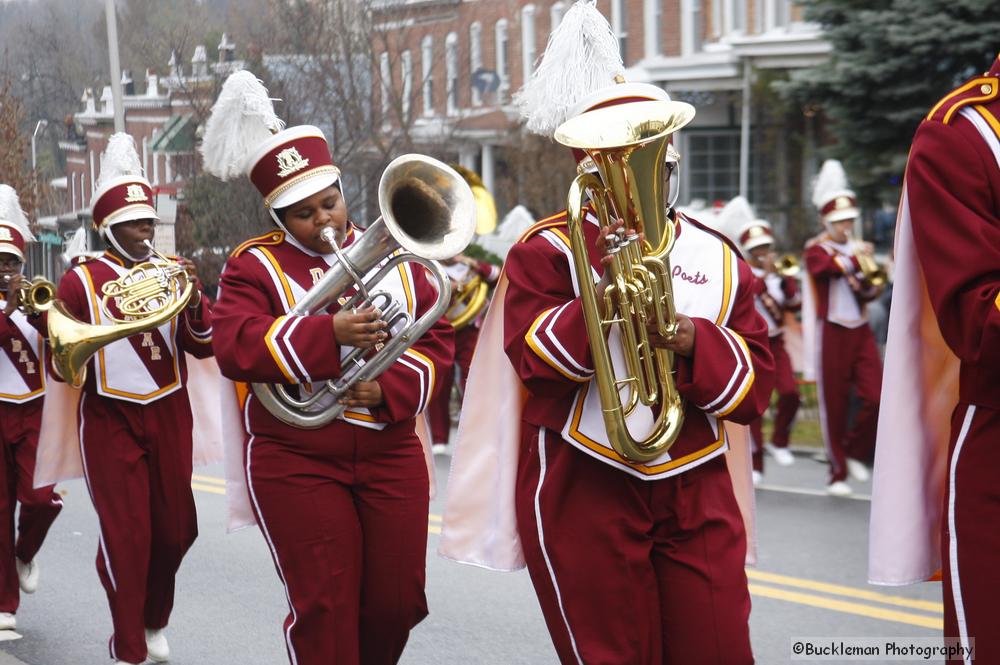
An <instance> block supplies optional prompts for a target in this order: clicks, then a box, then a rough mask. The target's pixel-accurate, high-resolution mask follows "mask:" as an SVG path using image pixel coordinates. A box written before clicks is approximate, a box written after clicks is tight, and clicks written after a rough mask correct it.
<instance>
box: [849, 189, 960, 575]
mask: <svg viewBox="0 0 1000 665" xmlns="http://www.w3.org/2000/svg"><path fill="white" fill-rule="evenodd" d="M895 259H896V271H895V281H894V285H893V291H892V309H891V311H890V315H889V338H888V343H887V344H886V353H885V372H884V375H883V379H882V400H881V406H880V410H879V420H878V438H877V440H876V446H875V474H874V480H873V488H872V508H871V511H872V512H871V522H870V524H869V532H870V533H869V549H868V580H869V582H871V583H872V584H885V585H901V584H912V583H914V582H922V581H925V580H927V579H930V578H931V577H932V576H933V575H934V574H935V573H936V572H937V571H938V570H939V569H940V567H941V549H940V542H941V519H942V511H943V501H944V491H945V479H946V478H947V460H948V442H949V439H950V436H951V414H952V411H953V410H954V408H955V405H956V404H957V403H958V369H959V361H958V358H957V357H956V356H955V354H954V353H952V352H951V350H950V349H949V348H948V346H947V345H946V344H945V342H944V339H943V338H942V337H941V332H940V329H939V328H938V324H937V318H936V317H935V315H934V310H933V309H932V307H931V303H930V299H929V297H928V295H927V286H926V282H925V279H924V274H923V271H922V270H921V268H920V263H919V261H918V259H917V253H916V247H915V245H914V241H913V226H912V222H911V220H910V207H909V200H908V197H907V194H906V186H905V184H904V187H903V195H902V199H901V201H900V208H899V218H898V220H897V224H896V251H895Z"/></svg>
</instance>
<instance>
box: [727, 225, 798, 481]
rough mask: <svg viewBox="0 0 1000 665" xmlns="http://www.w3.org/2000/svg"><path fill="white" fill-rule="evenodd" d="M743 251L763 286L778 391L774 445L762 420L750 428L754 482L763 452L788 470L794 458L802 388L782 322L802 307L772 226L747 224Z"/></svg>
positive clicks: (760, 301) (761, 300) (761, 302)
mask: <svg viewBox="0 0 1000 665" xmlns="http://www.w3.org/2000/svg"><path fill="white" fill-rule="evenodd" d="M739 243H740V249H742V250H743V257H744V258H745V259H746V261H747V263H749V264H750V268H751V269H752V270H753V274H754V275H756V276H757V277H758V279H759V280H760V283H759V285H758V288H757V311H758V312H759V313H760V315H761V317H762V318H763V319H764V321H765V322H767V337H768V342H769V343H770V347H771V355H772V356H774V371H775V378H776V383H775V386H774V387H775V390H777V392H778V404H777V410H776V413H775V416H774V431H773V433H772V434H771V442H770V443H765V442H764V435H763V421H764V419H763V418H758V419H757V420H755V421H753V422H752V423H751V424H750V431H751V433H752V437H753V442H754V472H755V474H754V478H755V480H756V479H759V475H758V474H762V473H763V472H764V459H763V451H764V450H765V449H766V450H767V451H768V452H769V453H771V455H772V456H773V457H774V460H775V461H776V462H777V463H778V464H780V465H781V466H789V465H791V464H793V463H794V462H795V457H794V456H793V455H792V453H791V451H789V450H788V438H789V435H790V434H791V431H792V422H793V421H794V420H795V414H796V413H797V412H798V410H799V401H800V398H799V388H798V386H797V385H796V383H795V373H794V372H793V371H792V359H791V358H790V357H789V355H788V351H787V350H786V349H785V341H784V334H783V327H782V326H783V325H784V324H783V322H784V320H785V312H788V311H795V310H797V309H798V308H799V307H800V305H801V297H800V296H799V287H798V282H797V281H796V280H795V278H794V277H791V276H783V275H779V274H778V272H777V269H776V268H775V265H774V235H773V233H772V232H771V225H770V224H768V223H767V222H766V221H765V220H763V219H757V220H754V221H752V222H749V223H747V224H746V225H744V226H743V228H741V229H740V232H739Z"/></svg>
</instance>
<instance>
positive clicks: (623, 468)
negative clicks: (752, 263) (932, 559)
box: [441, 2, 773, 665]
mask: <svg viewBox="0 0 1000 665" xmlns="http://www.w3.org/2000/svg"><path fill="white" fill-rule="evenodd" d="M595 32H596V33H598V34H594V33H595ZM581 39H583V40H584V41H585V42H586V40H588V39H593V40H595V41H601V44H600V45H594V46H593V47H592V48H588V49H587V50H588V51H589V52H591V53H593V52H597V53H606V52H608V51H609V50H610V51H611V52H612V53H617V47H616V42H615V40H614V36H613V34H612V33H611V31H610V27H609V26H608V25H607V23H606V21H605V20H604V19H603V17H602V16H601V15H600V13H599V12H598V11H597V9H596V8H595V7H594V5H593V3H591V2H578V3H577V4H575V5H574V6H573V7H572V8H571V9H570V10H569V11H568V12H567V14H566V15H565V17H564V19H563V22H562V24H560V26H559V28H558V29H557V32H556V33H555V34H553V35H552V37H551V38H550V41H549V46H548V48H547V50H546V53H545V56H544V59H543V61H542V63H541V64H540V66H539V69H538V76H537V78H536V79H534V80H533V82H532V83H529V86H528V88H526V91H525V93H522V94H525V95H526V96H527V98H528V99H527V102H528V103H527V104H526V105H527V107H528V108H527V112H528V114H529V115H528V127H529V128H532V129H535V130H536V131H541V132H544V133H546V134H547V133H549V132H551V131H552V130H553V129H555V127H557V126H559V125H560V124H561V123H562V122H563V121H564V120H565V119H566V118H567V117H575V118H576V119H579V116H581V114H585V113H586V112H588V111H592V110H597V112H598V113H601V112H602V111H622V112H628V111H627V110H628V109H629V108H630V107H631V108H633V109H634V108H637V106H638V105H639V104H647V105H648V104H650V103H651V102H650V101H649V100H653V101H655V102H656V104H655V105H654V106H656V108H660V109H665V108H667V107H669V108H670V109H675V110H676V112H677V113H678V114H681V115H683V114H685V113H688V115H687V119H690V114H689V110H690V107H689V106H687V105H684V104H679V103H675V102H669V101H667V100H669V98H668V97H667V95H666V93H665V92H664V91H663V90H662V89H660V88H658V87H656V86H652V85H648V84H634V83H632V84H630V83H623V84H615V83H614V82H613V81H614V80H615V75H616V74H620V73H621V61H620V58H618V59H617V62H606V61H602V62H597V63H591V62H583V63H580V62H566V60H565V58H564V57H563V55H564V53H565V52H567V51H569V50H574V49H576V45H577V43H578V41H579V40H581ZM588 46H590V45H589V44H588ZM567 70H568V71H567ZM580 71H587V72H589V73H591V74H594V75H593V77H592V78H591V79H589V80H590V81H591V83H590V84H589V85H591V86H599V87H598V89H597V90H593V89H588V88H587V85H588V82H587V80H586V79H584V80H580V79H579V76H578V73H579V72H580ZM546 74H548V75H552V76H555V77H556V79H557V80H558V81H566V80H572V81H576V82H577V86H576V87H575V88H574V89H573V90H572V91H573V92H574V93H575V99H570V100H569V104H570V107H569V108H566V109H563V110H560V109H558V108H556V107H555V101H553V100H558V101H559V102H564V101H566V99H565V97H564V96H562V95H553V93H552V92H551V87H550V86H551V85H552V83H553V81H552V80H551V79H550V80H547V81H545V80H543V81H542V84H541V87H540V88H539V89H538V90H536V92H541V91H544V93H543V94H541V95H538V96H539V97H540V98H541V99H547V100H548V101H547V102H543V104H542V105H541V106H534V105H532V104H531V103H530V98H531V96H532V95H531V91H530V87H531V86H532V85H534V84H535V83H538V80H539V79H543V78H544V77H545V76H546ZM567 94H568V93H567ZM522 99H524V97H522ZM643 100H646V101H643ZM633 102H634V103H635V104H634V103H633ZM644 108H649V107H648V106H647V107H644ZM609 115H611V114H609ZM633 119H634V120H636V122H634V123H630V124H631V126H637V127H641V126H645V125H647V124H648V123H645V122H639V121H638V118H637V117H636V118H633ZM567 124H568V123H567ZM621 124H623V123H617V124H616V123H615V121H614V120H607V121H602V122H601V127H602V128H611V127H612V126H617V125H621ZM679 124H683V122H682V123H679ZM563 127H565V125H564V126H563ZM559 135H560V133H559V132H557V137H558V136H559ZM560 141H561V142H562V141H563V139H560ZM579 156H580V157H582V155H579ZM583 168H584V169H585V168H586V166H584V167H583ZM664 184H666V183H664ZM650 186H651V187H652V186H654V185H652V184H651V183H650ZM665 198H666V197H664V199H665ZM638 199H639V197H638V196H636V197H635V198H634V199H633V200H638ZM571 203H572V202H571ZM656 205H657V206H658V207H660V208H661V210H660V211H659V212H660V213H663V212H664V211H663V210H662V208H663V207H664V205H665V200H664V201H663V202H657V204H656ZM584 210H585V214H584V219H583V220H582V228H583V231H582V233H583V236H584V243H585V246H584V247H582V248H580V247H579V246H578V245H577V244H576V242H575V241H573V237H576V235H577V234H574V233H573V228H575V222H574V223H573V224H568V220H567V218H568V215H569V213H567V212H560V213H557V214H555V215H553V216H551V217H549V218H548V219H545V220H542V221H541V222H539V223H538V224H536V225H535V226H533V227H532V228H531V229H530V230H529V231H528V232H527V233H526V234H525V235H524V236H522V238H521V240H520V241H519V242H518V243H517V244H516V245H515V246H514V247H513V248H512V249H511V251H510V253H509V255H508V257H507V261H506V265H505V268H504V276H503V277H502V278H501V280H500V284H499V286H498V290H497V296H496V299H495V300H494V303H493V306H492V307H491V310H490V312H489V313H488V315H487V322H486V324H485V325H484V332H483V337H482V338H481V340H480V344H479V347H478V349H477V354H476V358H475V359H474V361H473V367H472V372H471V376H470V388H469V395H468V398H467V403H469V404H478V405H480V406H479V410H478V411H479V412H472V411H470V410H469V409H466V412H465V413H463V422H462V423H460V425H459V440H458V446H457V449H456V451H455V458H454V460H453V466H452V476H451V477H450V479H449V496H448V506H447V510H446V514H445V531H444V534H443V536H442V547H441V551H442V554H443V555H444V556H447V557H449V558H454V559H457V560H460V561H465V562H470V563H475V564H477V565H481V566H485V567H491V568H496V569H505V570H510V569H515V568H518V567H521V566H523V565H524V564H525V563H527V567H528V571H529V572H530V574H531V579H532V583H533V584H534V587H535V591H536V594H537V596H538V600H539V603H540V604H541V607H542V613H543V614H544V616H545V621H546V624H547V626H548V629H549V633H550V635H551V638H552V642H553V644H554V646H555V649H556V652H557V653H558V655H559V659H560V661H561V662H563V663H581V662H586V663H589V662H600V663H622V664H625V663H685V664H686V665H689V664H700V663H716V664H720V665H721V664H723V663H725V664H726V665H741V664H745V663H751V662H752V661H753V656H752V654H751V648H750V636H749V626H748V619H749V614H750V596H749V593H748V591H747V578H746V574H745V572H744V568H743V567H744V562H745V557H746V554H747V540H746V538H747V534H746V531H745V528H744V521H743V519H742V517H741V511H740V507H739V505H738V503H737V498H736V496H735V494H734V488H733V483H732V480H731V477H730V473H729V470H728V469H727V461H726V457H725V455H724V454H725V453H726V451H727V449H728V448H729V445H730V441H729V438H728V436H727V434H726V431H725V427H724V421H725V420H726V419H730V420H734V421H736V422H739V423H748V422H750V421H751V420H753V419H754V418H756V417H757V416H759V415H760V413H761V412H762V411H763V410H764V408H765V407H766V404H767V399H768V397H769V395H770V391H771V389H772V387H773V377H772V361H771V355H770V351H769V350H768V343H767V328H766V326H765V324H764V322H763V320H762V319H761V318H760V316H759V315H758V314H757V312H756V310H755V308H754V282H755V280H754V277H753V275H752V273H751V271H750V268H749V266H747V265H746V263H744V262H743V261H742V260H741V259H740V258H739V252H738V251H737V250H735V249H734V248H733V247H732V246H731V245H730V244H728V243H727V242H726V241H724V240H723V239H721V238H720V237H719V236H718V235H716V234H715V233H713V232H711V231H709V230H707V229H706V228H705V227H703V226H701V225H700V224H698V223H697V222H695V221H694V220H691V219H689V218H687V217H685V216H683V215H680V214H678V213H676V212H675V211H673V210H669V211H666V213H667V214H666V219H665V225H669V227H671V228H672V231H673V233H674V234H675V237H676V241H675V243H674V247H673V250H672V251H671V252H670V266H671V268H670V272H669V274H670V275H671V282H672V288H673V296H674V299H675V305H676V312H677V314H676V322H677V332H676V333H675V334H674V335H672V336H669V337H663V336H661V335H659V334H658V333H656V332H654V331H651V332H650V339H651V341H652V342H653V344H654V345H656V346H657V347H658V348H660V349H666V350H669V351H672V352H673V358H674V361H673V367H672V368H670V367H668V368H666V369H667V370H668V371H670V370H673V371H674V374H673V376H674V377H675V380H676V390H677V392H679V395H680V398H681V400H682V401H681V402H680V404H681V406H680V408H681V411H682V414H683V419H682V420H683V425H682V426H680V428H679V431H676V432H675V436H676V438H675V441H674V442H673V445H672V447H670V448H669V449H668V450H666V451H663V452H658V453H656V454H655V455H654V456H653V457H652V458H651V459H647V460H645V461H636V460H633V459H628V458H626V457H625V456H623V455H622V454H620V453H619V452H618V451H617V450H616V449H615V444H614V442H613V440H612V437H611V436H610V435H609V433H608V431H607V428H606V424H605V422H604V421H603V420H602V411H603V408H602V402H603V398H602V399H598V394H599V393H601V392H603V391H604V389H605V387H604V386H602V385H601V383H600V381H601V380H602V379H599V378H595V372H597V371H598V364H597V362H596V360H595V359H596V357H597V355H596V354H595V352H594V348H595V347H594V345H593V344H592V343H591V342H592V340H593V339H594V338H596V339H597V343H598V344H601V343H603V337H604V334H605V331H604V330H603V329H601V328H598V329H595V327H594V326H593V325H592V320H591V319H590V315H589V307H590V306H589V305H588V298H589V296H586V293H587V292H586V291H585V289H596V292H597V298H596V299H597V302H598V303H600V302H601V300H602V298H601V295H602V293H607V292H608V291H607V290H606V289H607V288H610V286H609V279H608V276H609V272H610V269H611V258H610V255H609V254H608V253H607V251H608V250H612V251H625V252H627V251H629V250H628V249H627V248H626V249H621V248H613V247H612V245H613V244H614V242H612V241H609V240H606V239H605V236H606V235H607V234H608V233H609V232H612V233H613V232H614V231H615V230H616V228H618V227H620V225H621V223H620V222H612V223H611V224H610V225H608V224H607V222H605V220H602V219H600V218H599V217H598V216H596V215H595V214H594V208H593V207H592V206H588V207H587V208H585V209H584ZM574 219H575V217H574ZM602 225H603V226H602ZM654 231H655V232H656V233H657V234H659V232H661V231H665V229H655V230H654V229H650V228H648V227H647V228H646V229H645V233H646V236H647V237H651V236H652V234H653V232H654ZM581 251H582V252H585V253H586V255H585V256H580V254H579V253H578V252H581ZM580 264H582V265H583V266H584V267H585V270H586V271H585V272H582V271H580V270H578V269H577V267H576V266H577V265H580ZM595 282H596V284H595ZM618 311H621V310H618ZM612 314H613V312H610V311H604V312H603V313H602V315H603V316H611V315H612ZM622 329H623V327H618V326H615V327H614V328H613V329H612V330H611V333H610V336H609V338H610V340H611V341H609V342H608V345H609V347H610V349H611V351H610V353H611V355H612V356H613V357H614V356H616V355H617V354H619V353H623V352H627V351H628V349H626V348H625V345H624V343H622V342H621V341H617V340H618V339H619V338H618V332H620V331H621V330H622ZM616 365H617V362H616ZM611 392H612V393H617V392H618V391H617V390H614V388H612V390H611ZM628 392H629V390H628V389H623V390H622V391H621V395H622V396H624V395H626V394H627V393H628ZM482 404H489V405H490V408H491V409H493V410H495V413H497V414H504V413H509V417H502V419H501V420H497V421H490V422H488V423H485V425H484V417H483V414H482V413H481V410H482V406H481V405H482ZM658 406H659V407H662V409H667V408H668V406H672V405H668V404H667V403H663V404H660V405H658ZM661 412H662V411H661ZM656 413H657V409H654V408H649V407H645V406H642V405H640V406H638V407H637V408H636V411H634V412H633V417H632V418H630V419H629V420H630V421H632V422H631V425H632V426H633V427H635V426H638V427H639V428H642V427H643V425H642V424H639V423H636V422H635V419H636V416H637V417H638V419H639V420H642V419H653V418H655V417H656ZM646 426H647V427H648V425H646ZM636 433H637V434H638V432H636ZM508 437H509V438H508ZM510 439H512V441H511V440H510ZM743 452H744V453H745V454H744V464H745V465H744V466H743V468H742V469H741V470H740V471H739V473H738V474H737V475H739V476H741V477H742V478H743V482H744V484H745V486H749V479H750V471H749V465H748V463H747V462H748V460H747V457H748V455H747V454H746V453H748V451H743ZM496 460H499V462H496ZM492 464H499V467H497V468H496V476H495V477H491V478H484V477H483V474H482V469H484V468H490V465H492ZM484 494H485V496H483V495H484ZM491 511H492V512H491Z"/></svg>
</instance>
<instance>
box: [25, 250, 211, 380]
mask: <svg viewBox="0 0 1000 665" xmlns="http://www.w3.org/2000/svg"><path fill="white" fill-rule="evenodd" d="M147 244H148V242H147ZM149 248H150V250H151V251H152V252H153V254H154V255H155V256H156V257H157V258H159V259H160V260H161V261H163V263H153V262H152V261H144V262H143V263H140V264H138V265H136V266H135V267H134V268H132V269H131V270H130V271H129V272H128V273H126V274H125V275H122V276H121V277H119V278H118V279H116V280H113V281H111V282H107V283H106V284H105V285H104V287H103V289H102V291H103V298H102V300H101V308H102V309H103V310H105V311H107V301H108V300H109V299H114V300H116V302H117V304H118V307H119V309H120V310H121V311H122V315H123V316H124V317H125V318H123V319H116V318H113V317H112V318H111V319H110V320H111V325H94V324H90V323H84V322H82V321H79V320H77V318H76V317H74V316H73V315H72V314H71V313H70V312H69V311H68V310H67V309H66V305H65V303H63V301H61V300H59V299H58V298H55V297H54V294H55V287H54V286H53V285H52V282H48V281H45V282H44V284H43V285H41V287H36V288H32V289H31V290H30V291H29V292H28V294H27V295H26V297H25V299H24V300H23V301H22V302H24V305H25V307H26V308H29V309H31V310H32V311H35V312H48V333H49V347H50V348H51V353H52V365H53V367H54V368H55V370H56V372H58V373H59V376H60V377H62V378H63V380H65V381H66V383H68V384H70V385H71V386H73V387H74V388H79V387H80V386H82V385H83V382H84V380H85V379H86V377H87V373H86V371H87V361H88V360H90V357H91V356H92V355H94V354H95V353H97V351H98V350H100V349H101V348H102V347H104V346H107V345H108V344H111V343H112V342H116V341H118V340H120V339H124V338H126V337H130V336H132V335H136V334H138V333H141V332H148V331H150V330H153V329H154V328H159V327H160V326H162V325H163V324H164V323H166V322H167V321H169V320H170V319H172V318H174V317H175V316H177V315H178V314H180V313H181V311H183V309H184V307H186V306H187V304H188V301H189V300H190V299H191V294H192V292H193V291H194V284H193V283H192V282H191V281H190V280H189V279H188V278H187V272H186V271H185V270H184V268H183V266H180V265H179V264H177V263H174V262H173V261H170V260H169V259H167V258H166V257H164V256H163V255H162V254H159V253H158V252H156V251H155V250H153V248H152V245H149ZM38 281H39V280H35V282H33V283H32V285H33V287H35V284H36V282H38ZM46 285H47V287H46ZM43 287H44V288H43ZM45 294H48V298H45V297H41V298H39V297H38V296H39V295H41V296H44V295H45Z"/></svg>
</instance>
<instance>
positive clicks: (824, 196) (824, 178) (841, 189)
mask: <svg viewBox="0 0 1000 665" xmlns="http://www.w3.org/2000/svg"><path fill="white" fill-rule="evenodd" d="M838 196H849V197H851V198H852V199H853V198H855V196H854V192H853V191H851V186H850V185H849V184H848V182H847V173H846V172H845V171H844V166H843V164H841V163H840V162H839V161H837V160H836V159H828V160H826V161H825V162H823V166H822V167H821V168H820V170H819V175H817V176H816V179H815V180H814V181H813V196H812V201H813V205H814V206H816V207H817V208H819V209H822V208H823V206H824V205H826V204H827V203H828V202H829V201H831V200H833V199H835V198H837V197H838Z"/></svg>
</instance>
